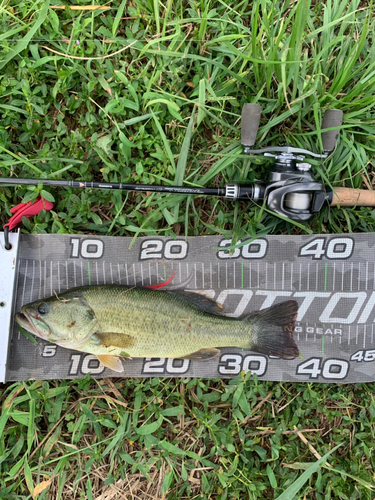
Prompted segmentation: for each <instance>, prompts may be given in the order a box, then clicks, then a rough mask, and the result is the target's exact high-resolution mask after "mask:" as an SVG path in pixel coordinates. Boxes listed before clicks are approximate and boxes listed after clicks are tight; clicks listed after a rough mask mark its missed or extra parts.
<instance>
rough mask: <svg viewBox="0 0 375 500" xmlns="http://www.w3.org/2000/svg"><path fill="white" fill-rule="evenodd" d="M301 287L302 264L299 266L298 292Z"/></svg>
mask: <svg viewBox="0 0 375 500" xmlns="http://www.w3.org/2000/svg"><path fill="white" fill-rule="evenodd" d="M301 287H302V264H300V265H299V290H301Z"/></svg>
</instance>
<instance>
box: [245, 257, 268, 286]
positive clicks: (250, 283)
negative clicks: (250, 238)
mask: <svg viewBox="0 0 375 500" xmlns="http://www.w3.org/2000/svg"><path fill="white" fill-rule="evenodd" d="M266 265H267V263H266ZM266 272H267V270H266ZM249 282H250V290H251V261H250V264H249Z"/></svg>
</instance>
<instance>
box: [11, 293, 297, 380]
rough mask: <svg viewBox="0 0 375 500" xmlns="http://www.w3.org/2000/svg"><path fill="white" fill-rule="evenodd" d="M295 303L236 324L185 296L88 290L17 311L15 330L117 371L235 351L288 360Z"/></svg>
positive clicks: (198, 298) (205, 302)
mask: <svg viewBox="0 0 375 500" xmlns="http://www.w3.org/2000/svg"><path fill="white" fill-rule="evenodd" d="M296 315H297V303H296V302H295V301H292V300H289V301H286V302H283V303H281V304H278V305H276V306H272V307H270V308H268V309H264V310H261V311H259V312H256V313H253V314H250V315H248V316H245V317H243V318H230V317H226V316H225V315H224V314H223V311H222V308H221V306H219V305H218V304H217V303H216V302H214V301H212V300H210V299H207V298H206V297H204V296H202V295H200V294H196V293H191V292H168V291H156V290H150V289H146V288H134V287H128V286H116V285H112V286H111V285H108V286H88V287H81V288H75V289H72V290H70V291H67V292H64V293H62V294H59V295H58V296H57V295H56V296H53V297H50V298H48V299H44V300H42V301H41V300H39V301H36V302H33V303H32V304H28V305H25V306H23V307H22V314H17V315H16V321H17V323H18V324H19V325H20V326H21V327H22V328H24V329H25V330H27V331H29V332H31V333H33V334H34V335H36V336H39V337H41V338H43V339H45V340H48V341H50V342H55V343H56V344H57V345H60V346H63V347H67V348H70V349H76V350H79V351H82V352H87V353H91V354H94V355H96V356H97V357H98V358H99V359H100V361H101V362H102V363H103V364H105V366H109V367H110V368H112V369H114V370H116V371H122V369H123V368H122V363H121V362H120V360H119V359H118V358H117V357H118V356H120V357H157V358H159V357H160V358H190V359H209V358H211V357H213V356H215V355H217V354H219V352H220V351H219V350H218V348H221V347H239V348H243V349H248V350H253V351H257V352H262V353H265V354H269V355H275V356H280V357H282V358H286V359H292V358H294V357H296V356H298V355H299V351H298V348H297V346H296V344H295V342H294V340H293V336H292V333H293V329H294V322H295V319H296Z"/></svg>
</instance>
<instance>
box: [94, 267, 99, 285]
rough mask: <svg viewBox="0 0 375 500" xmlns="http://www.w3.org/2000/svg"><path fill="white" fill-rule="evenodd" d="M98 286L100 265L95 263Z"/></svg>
mask: <svg viewBox="0 0 375 500" xmlns="http://www.w3.org/2000/svg"><path fill="white" fill-rule="evenodd" d="M95 272H96V284H97V285H99V273H98V263H97V262H95Z"/></svg>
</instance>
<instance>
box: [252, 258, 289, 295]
mask: <svg viewBox="0 0 375 500" xmlns="http://www.w3.org/2000/svg"><path fill="white" fill-rule="evenodd" d="M284 271H285V264H284V262H283V269H282V273H281V289H282V290H284ZM258 276H259V273H258Z"/></svg>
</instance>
